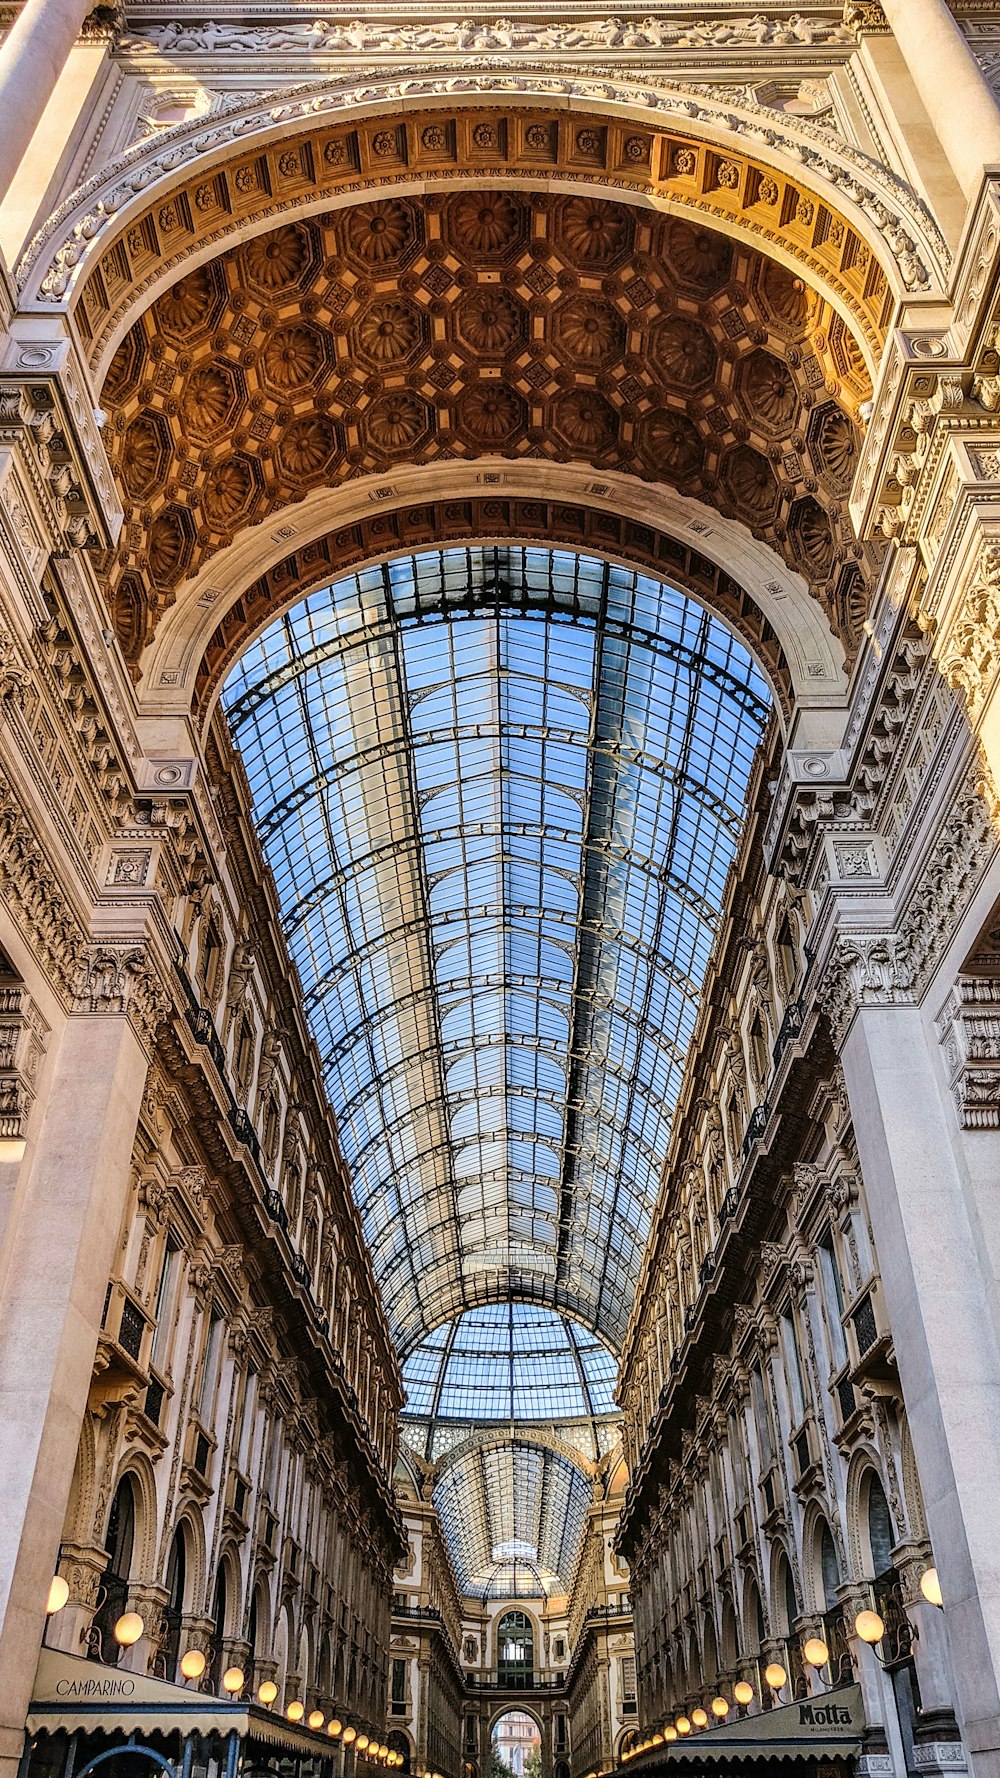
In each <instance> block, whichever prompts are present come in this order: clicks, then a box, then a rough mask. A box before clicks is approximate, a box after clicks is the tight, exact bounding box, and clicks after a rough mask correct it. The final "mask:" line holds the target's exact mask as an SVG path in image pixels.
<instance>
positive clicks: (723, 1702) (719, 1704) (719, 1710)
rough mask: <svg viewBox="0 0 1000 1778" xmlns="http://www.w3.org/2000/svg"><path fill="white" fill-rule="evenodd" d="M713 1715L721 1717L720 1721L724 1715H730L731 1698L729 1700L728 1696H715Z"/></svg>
mask: <svg viewBox="0 0 1000 1778" xmlns="http://www.w3.org/2000/svg"><path fill="white" fill-rule="evenodd" d="M712 1715H713V1716H717V1717H718V1718H719V1721H720V1722H721V1721H722V1718H723V1717H724V1716H728V1715H729V1700H728V1698H713V1699H712Z"/></svg>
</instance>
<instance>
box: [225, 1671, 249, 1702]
mask: <svg viewBox="0 0 1000 1778" xmlns="http://www.w3.org/2000/svg"><path fill="white" fill-rule="evenodd" d="M246 1677H247V1676H246V1674H245V1673H244V1671H243V1668H242V1667H227V1668H226V1671H225V1672H224V1674H223V1675H222V1689H223V1691H224V1692H230V1693H231V1694H232V1696H233V1697H234V1698H235V1696H236V1694H237V1692H241V1691H242V1690H243V1687H244V1685H245V1684H246Z"/></svg>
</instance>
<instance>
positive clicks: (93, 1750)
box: [20, 1649, 343, 1778]
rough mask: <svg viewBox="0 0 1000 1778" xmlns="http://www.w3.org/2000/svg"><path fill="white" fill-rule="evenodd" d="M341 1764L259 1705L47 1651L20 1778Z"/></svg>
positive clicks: (290, 1773)
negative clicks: (204, 1692)
mask: <svg viewBox="0 0 1000 1778" xmlns="http://www.w3.org/2000/svg"><path fill="white" fill-rule="evenodd" d="M342 1761H343V1754H342V1752H341V1750H340V1749H339V1748H338V1747H337V1746H336V1745H335V1744H333V1743H332V1742H330V1741H329V1740H328V1739H327V1738H326V1736H324V1735H316V1734H313V1733H311V1731H310V1730H308V1729H306V1728H298V1727H296V1725H295V1724H293V1723H290V1722H288V1721H286V1719H285V1718H284V1717H283V1716H279V1715H276V1714H275V1712H274V1711H271V1710H265V1709H263V1708H262V1707H261V1706H260V1705H258V1704H249V1703H243V1702H239V1701H230V1700H228V1699H221V1698H214V1697H208V1696H205V1695H204V1694H203V1693H199V1692H197V1691H194V1690H192V1689H189V1688H188V1687H186V1686H180V1685H168V1684H167V1683H166V1682H165V1681H163V1680H160V1679H148V1678H146V1677H145V1675H143V1674H140V1673H127V1672H125V1671H123V1670H119V1669H118V1668H109V1667H102V1666H97V1665H95V1663H94V1662H92V1661H85V1660H81V1659H79V1658H78V1657H77V1656H75V1655H67V1654H63V1653H61V1652H57V1651H55V1650H53V1649H43V1650H42V1654H41V1659H40V1661H39V1664H38V1673H37V1675H36V1679H35V1690H34V1696H33V1698H32V1702H31V1708H30V1711H29V1714H28V1721H27V1737H26V1741H25V1750H24V1755H23V1757H22V1761H21V1770H20V1778H92V1775H93V1778H161V1775H162V1774H164V1773H165V1774H167V1775H168V1778H237V1773H238V1774H239V1775H240V1778H264V1774H275V1773H278V1774H281V1778H334V1773H335V1772H338V1773H339V1772H340V1770H341V1765H342Z"/></svg>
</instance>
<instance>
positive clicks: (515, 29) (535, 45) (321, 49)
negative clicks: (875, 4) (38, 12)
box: [117, 7, 884, 60]
mask: <svg viewBox="0 0 1000 1778" xmlns="http://www.w3.org/2000/svg"><path fill="white" fill-rule="evenodd" d="M851 10H852V11H858V10H864V9H863V8H858V7H853V8H852V9H851ZM883 23H884V21H883ZM855 42H856V24H855V21H854V20H853V18H849V19H847V20H846V21H838V20H835V19H830V18H814V17H809V16H808V15H806V14H804V13H793V14H792V15H791V16H790V17H787V16H786V17H783V18H775V17H771V18H769V17H768V16H767V15H766V14H764V13H762V12H758V13H756V14H754V16H753V17H752V18H734V19H717V20H713V21H711V22H706V21H698V20H689V21H684V20H677V19H668V18H664V17H655V18H654V17H646V18H642V19H634V18H630V17H628V16H627V15H620V14H619V15H616V16H613V17H610V18H605V19H581V20H579V21H576V20H574V21H570V22H563V21H561V20H554V21H552V22H550V23H548V24H539V23H538V22H537V21H535V20H529V19H517V18H494V19H471V18H468V19H463V20H462V21H461V22H459V21H456V20H450V19H444V20H435V21H434V22H433V23H429V22H425V21H421V20H419V19H417V20H414V21H413V22H412V23H411V22H409V21H408V20H388V19H386V20H381V19H377V18H360V17H359V18H353V19H340V18H329V19H322V18H320V19H314V20H312V21H310V22H308V23H306V22H302V23H301V24H299V23H297V22H294V21H292V22H287V23H283V24H280V25H279V24H274V23H261V24H235V23H234V24H227V23H222V24H219V23H216V22H215V21H214V20H211V19H210V20H206V21H204V22H198V23H196V22H194V21H191V22H187V21H185V22H184V23H176V22H175V23H170V24H157V25H154V24H150V25H145V26H143V25H140V26H138V27H135V26H133V28H132V29H131V30H130V31H129V32H128V33H127V35H125V36H123V37H122V38H121V39H120V40H119V42H118V45H117V52H118V54H119V56H123V57H126V56H132V57H137V58H140V59H147V58H149V57H156V56H162V55H169V56H170V57H171V58H173V57H176V56H187V55H193V56H201V55H205V56H211V57H224V56H231V55H237V56H244V55H271V56H273V55H281V56H284V55H308V56H310V57H317V56H324V55H325V56H337V57H341V56H361V57H365V58H366V59H368V60H370V59H371V58H372V57H379V56H386V55H411V54H414V53H421V54H435V53H436V54H445V55H448V54H451V55H470V54H473V55H483V54H486V55H489V54H493V53H495V52H502V53H505V54H518V53H520V54H525V55H539V54H541V55H544V54H547V53H548V54H555V55H565V54H567V53H580V52H584V53H585V52H588V51H591V52H593V51H601V52H604V51H607V50H609V49H610V50H639V51H647V52H648V51H650V50H664V49H669V50H705V49H708V50H721V51H732V50H741V49H755V48H756V49H772V48H789V49H827V48H844V49H847V50H851V49H853V48H854V45H855Z"/></svg>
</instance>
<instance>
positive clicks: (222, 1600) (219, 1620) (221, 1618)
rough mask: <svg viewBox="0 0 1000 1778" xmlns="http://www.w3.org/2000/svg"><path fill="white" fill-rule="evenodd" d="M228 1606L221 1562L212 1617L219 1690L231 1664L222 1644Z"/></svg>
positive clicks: (215, 1682) (215, 1679)
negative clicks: (223, 1676)
mask: <svg viewBox="0 0 1000 1778" xmlns="http://www.w3.org/2000/svg"><path fill="white" fill-rule="evenodd" d="M227 1607H228V1592H227V1587H226V1569H225V1564H224V1563H222V1562H220V1563H219V1572H218V1574H217V1575H216V1577H215V1592H214V1594H213V1595H212V1618H213V1620H214V1628H213V1630H212V1666H211V1669H210V1671H211V1675H212V1684H213V1686H214V1687H215V1688H216V1690H218V1688H219V1686H220V1685H221V1684H222V1675H223V1674H224V1672H225V1671H226V1668H227V1667H228V1666H229V1662H228V1661H227V1659H226V1655H225V1650H224V1649H223V1646H222V1644H223V1640H224V1638H225V1634H226V1610H227Z"/></svg>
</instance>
